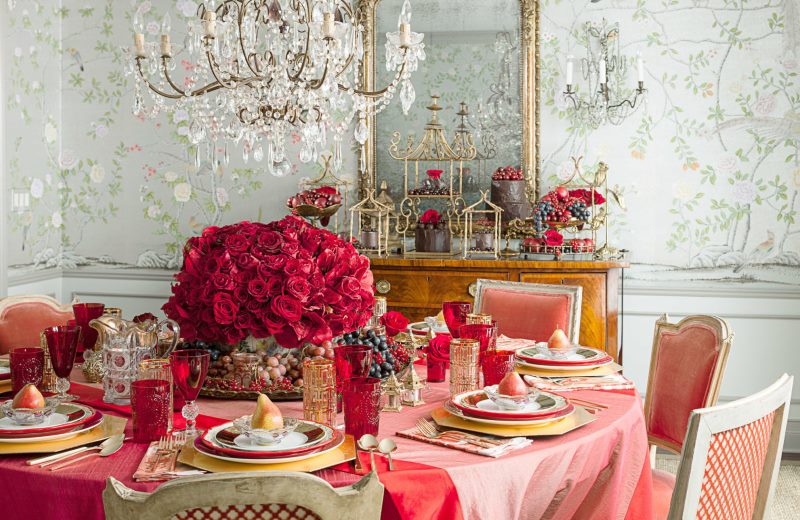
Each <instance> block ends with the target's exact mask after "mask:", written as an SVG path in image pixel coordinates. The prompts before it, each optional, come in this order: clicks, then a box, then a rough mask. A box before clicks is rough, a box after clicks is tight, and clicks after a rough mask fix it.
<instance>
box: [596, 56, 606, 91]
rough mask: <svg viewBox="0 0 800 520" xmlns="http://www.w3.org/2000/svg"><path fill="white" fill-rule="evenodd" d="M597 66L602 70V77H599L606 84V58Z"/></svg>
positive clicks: (602, 83)
mask: <svg viewBox="0 0 800 520" xmlns="http://www.w3.org/2000/svg"><path fill="white" fill-rule="evenodd" d="M597 68H598V70H599V72H600V79H599V81H600V84H601V85H605V84H606V83H607V80H606V60H604V59H603V60H600V62H599V63H598V64H597Z"/></svg>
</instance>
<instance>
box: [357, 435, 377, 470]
mask: <svg viewBox="0 0 800 520" xmlns="http://www.w3.org/2000/svg"><path fill="white" fill-rule="evenodd" d="M358 447H359V448H361V449H362V450H364V451H368V452H369V463H370V465H371V469H373V470H374V469H375V450H376V449H377V448H378V439H377V438H375V436H374V435H371V434H369V433H367V434H364V435H362V436H361V438H360V439H358Z"/></svg>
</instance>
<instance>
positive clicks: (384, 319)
mask: <svg viewBox="0 0 800 520" xmlns="http://www.w3.org/2000/svg"><path fill="white" fill-rule="evenodd" d="M408 323H409V321H408V318H406V317H405V316H404V315H403V313H402V312H398V311H389V312H387V313H386V314H384V315H383V316H381V325H383V326H384V327H385V328H386V335H387V336H389V337H390V338H391V337H394V336H397V335H398V334H400V333H401V332H405V330H406V329H407V328H408Z"/></svg>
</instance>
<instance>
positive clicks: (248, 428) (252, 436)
mask: <svg viewBox="0 0 800 520" xmlns="http://www.w3.org/2000/svg"><path fill="white" fill-rule="evenodd" d="M252 422H253V416H252V415H245V416H243V417H239V418H238V419H236V420H234V421H233V425H234V426H235V427H236V428H237V429H238V430H239V431H240V432H241V433H242V435H244V436H245V437H247V438H248V439H249V440H250V441H251V442H253V443H255V444H257V445H259V446H272V445H275V444H278V443H280V442H281V441H282V440H283V439H284V438H285V437H286V436H287V435H289V434H290V433H292V432H293V431H294V430H295V429H296V428H297V426H298V424H299V421H298V420H297V419H293V418H291V417H284V418H283V426H282V427H279V428H271V429H263V428H253V426H252Z"/></svg>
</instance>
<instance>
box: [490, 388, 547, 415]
mask: <svg viewBox="0 0 800 520" xmlns="http://www.w3.org/2000/svg"><path fill="white" fill-rule="evenodd" d="M497 386H498V385H492V386H487V387H485V388H484V389H483V391H484V392H486V395H487V397H489V399H490V400H491V401H492V402H493V403H494V404H496V405H497V406H499V407H500V408H502V409H504V410H522V409H523V408H525V407H526V406H528V405H529V404H531V403H534V402H536V398H537V397H539V390H538V389H536V388H534V387H528V393H527V394H523V395H503V394H501V393H499V392H498V391H497Z"/></svg>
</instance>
